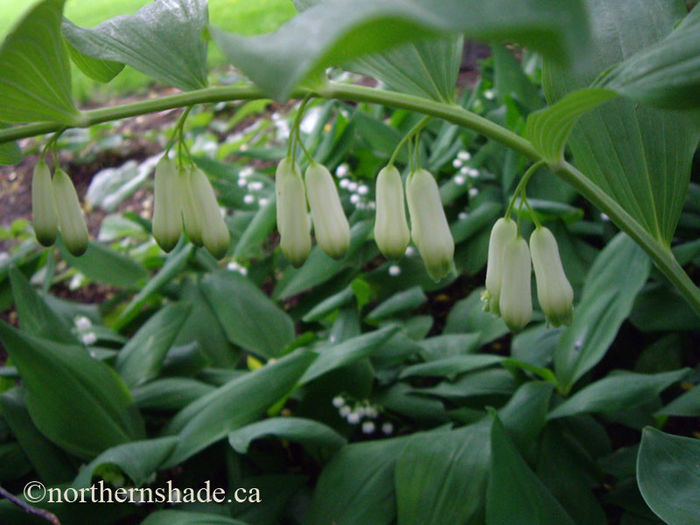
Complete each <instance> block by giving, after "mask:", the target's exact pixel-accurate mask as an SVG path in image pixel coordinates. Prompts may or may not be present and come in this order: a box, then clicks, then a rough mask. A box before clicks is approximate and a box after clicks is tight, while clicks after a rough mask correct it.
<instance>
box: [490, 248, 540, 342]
mask: <svg viewBox="0 0 700 525" xmlns="http://www.w3.org/2000/svg"><path fill="white" fill-rule="evenodd" d="M531 278H532V265H531V264H530V250H528V247H527V242H526V241H525V239H523V238H522V237H520V236H518V237H516V238H512V239H510V240H509V241H507V242H506V243H505V246H504V247H503V275H502V277H501V289H500V295H499V299H498V309H499V310H500V313H501V317H503V320H504V321H505V322H506V324H507V325H508V328H510V329H511V330H513V331H518V330H521V329H522V328H524V327H525V325H527V323H529V322H530V319H531V317H532V292H531V290H530V279H531Z"/></svg>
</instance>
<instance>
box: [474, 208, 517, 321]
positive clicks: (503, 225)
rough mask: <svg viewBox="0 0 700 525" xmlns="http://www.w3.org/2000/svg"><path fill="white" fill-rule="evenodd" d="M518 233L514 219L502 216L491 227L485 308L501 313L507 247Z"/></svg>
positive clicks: (497, 313)
mask: <svg viewBox="0 0 700 525" xmlns="http://www.w3.org/2000/svg"><path fill="white" fill-rule="evenodd" d="M517 234H518V228H517V226H516V224H515V222H513V221H512V220H510V219H508V218H505V217H501V218H500V219H498V220H497V221H496V224H494V225H493V228H492V229H491V236H490V238H489V252H488V259H487V262H486V291H485V292H484V295H483V297H482V300H483V301H484V303H485V304H484V309H485V310H486V311H488V312H491V313H493V314H494V315H499V313H500V308H499V304H498V303H499V301H500V297H501V284H502V281H503V272H504V267H505V255H504V252H505V247H506V245H507V244H508V243H509V242H510V241H511V240H513V239H515V238H516V236H517Z"/></svg>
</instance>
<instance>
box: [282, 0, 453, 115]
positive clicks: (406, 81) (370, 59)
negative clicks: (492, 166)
mask: <svg viewBox="0 0 700 525" xmlns="http://www.w3.org/2000/svg"><path fill="white" fill-rule="evenodd" d="M321 1H322V0H294V5H295V6H296V8H297V10H298V11H299V12H302V11H305V10H306V9H308V8H310V7H312V6H314V5H317V4H319V3H321ZM463 45H464V42H463V39H462V38H461V36H455V37H446V38H435V39H425V40H419V41H417V42H411V43H407V44H402V45H400V46H397V47H395V48H392V49H388V50H386V51H384V52H382V53H376V54H372V55H369V56H364V57H360V58H358V59H356V60H354V61H352V62H350V63H349V64H347V65H346V67H347V69H349V70H351V71H356V72H358V73H361V74H363V75H368V76H371V77H374V78H376V79H377V80H380V81H381V82H383V83H384V84H385V85H386V86H387V87H388V88H389V89H392V90H395V91H401V92H403V93H410V94H412V95H418V96H423V97H427V98H432V99H434V100H442V101H445V102H452V101H454V94H455V93H454V92H455V85H456V83H457V74H458V73H459V66H460V62H461V58H462V46H463Z"/></svg>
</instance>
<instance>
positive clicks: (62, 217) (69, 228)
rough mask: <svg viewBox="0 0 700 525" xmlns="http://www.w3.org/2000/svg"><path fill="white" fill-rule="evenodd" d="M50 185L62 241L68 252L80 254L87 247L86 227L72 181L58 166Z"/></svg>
mask: <svg viewBox="0 0 700 525" xmlns="http://www.w3.org/2000/svg"><path fill="white" fill-rule="evenodd" d="M52 185H53V195H54V200H55V202H56V212H57V215H58V225H59V227H60V228H61V237H62V238H63V242H64V243H65V244H66V248H68V251H69V252H70V253H72V254H73V255H76V256H77V255H82V254H84V253H85V251H86V250H87V248H88V229H87V225H86V224H85V218H84V217H83V211H82V210H81V209H80V201H79V200H78V194H77V193H76V191H75V186H73V181H72V180H71V178H70V177H69V176H68V174H67V173H66V172H65V171H63V170H62V169H60V168H59V169H57V170H56V173H54V176H53V183H52Z"/></svg>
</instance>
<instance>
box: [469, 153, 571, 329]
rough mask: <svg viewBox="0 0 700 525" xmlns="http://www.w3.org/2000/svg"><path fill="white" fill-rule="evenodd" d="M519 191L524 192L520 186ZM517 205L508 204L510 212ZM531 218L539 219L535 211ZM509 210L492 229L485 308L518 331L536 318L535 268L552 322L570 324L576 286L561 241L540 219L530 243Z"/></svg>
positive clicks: (541, 299) (543, 305)
mask: <svg viewBox="0 0 700 525" xmlns="http://www.w3.org/2000/svg"><path fill="white" fill-rule="evenodd" d="M537 167H538V165H535V166H533V168H531V169H530V170H529V171H528V173H526V174H525V176H524V177H523V180H522V181H521V186H520V187H519V188H518V189H516V192H515V194H514V198H515V195H517V194H518V193H520V192H521V191H522V199H523V201H525V195H524V187H525V184H527V180H528V179H529V177H530V176H531V175H532V173H534V171H535V170H536V169H537ZM519 190H520V191H519ZM511 208H512V202H511V206H509V208H508V209H509V211H510V209H511ZM531 213H532V217H533V219H534V220H535V221H537V219H536V217H535V215H534V212H532V211H531ZM509 215H510V213H509V212H506V216H505V217H502V218H500V219H498V220H497V221H496V223H495V224H494V226H493V229H492V230H491V236H490V239H489V250H488V262H487V266H486V291H485V292H484V294H483V296H482V300H483V301H484V303H485V305H484V309H485V310H486V311H489V312H491V313H493V314H494V315H500V316H501V317H502V318H503V320H504V321H505V322H506V324H507V325H508V328H510V329H511V330H513V331H518V330H521V329H522V328H524V327H525V325H527V324H528V323H529V322H530V319H531V318H532V293H531V290H530V288H531V277H532V268H533V267H534V270H535V280H536V282H537V297H538V300H539V303H540V307H541V308H542V311H543V312H544V314H545V317H546V319H547V322H548V323H549V324H551V325H552V326H561V325H568V324H570V323H571V319H572V316H573V301H574V291H573V288H572V287H571V284H570V283H569V280H568V279H567V278H566V273H565V272H564V267H563V266H562V263H561V257H560V256H559V248H558V246H557V241H556V239H555V238H554V235H553V234H552V232H551V231H550V230H549V229H548V228H546V227H544V226H542V225H540V224H539V223H537V222H536V225H535V230H534V231H533V232H532V234H531V235H530V244H529V246H528V243H527V241H525V239H524V238H523V237H522V236H521V235H520V232H519V228H518V225H516V223H515V222H514V221H512V220H511V219H510V218H509Z"/></svg>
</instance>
